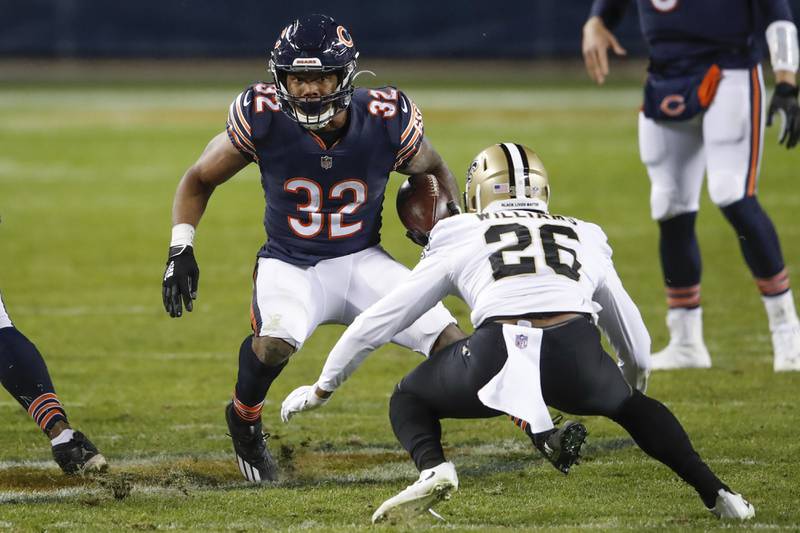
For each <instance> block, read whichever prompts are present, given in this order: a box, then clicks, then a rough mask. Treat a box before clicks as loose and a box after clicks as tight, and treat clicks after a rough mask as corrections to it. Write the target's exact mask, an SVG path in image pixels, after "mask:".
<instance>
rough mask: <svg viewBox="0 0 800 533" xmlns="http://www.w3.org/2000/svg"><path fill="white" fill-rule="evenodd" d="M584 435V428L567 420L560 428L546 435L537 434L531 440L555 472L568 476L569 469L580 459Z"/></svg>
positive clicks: (586, 433) (585, 433)
mask: <svg viewBox="0 0 800 533" xmlns="http://www.w3.org/2000/svg"><path fill="white" fill-rule="evenodd" d="M586 435H588V432H587V431H586V426H584V425H583V424H581V423H580V422H574V421H572V420H567V421H566V422H564V425H563V426H561V427H560V428H554V429H552V430H550V432H549V434H547V435H542V434H539V435H537V436H536V437H533V438H532V439H531V440H533V445H534V446H535V447H536V449H537V450H539V451H540V452H541V453H542V455H543V456H544V458H545V459H547V460H548V461H550V463H551V464H552V465H553V466H554V467H556V470H558V471H560V472H563V473H564V474H569V469H570V468H571V467H572V465H574V464H575V463H577V462H578V459H580V452H581V446H583V443H584V441H585V440H586Z"/></svg>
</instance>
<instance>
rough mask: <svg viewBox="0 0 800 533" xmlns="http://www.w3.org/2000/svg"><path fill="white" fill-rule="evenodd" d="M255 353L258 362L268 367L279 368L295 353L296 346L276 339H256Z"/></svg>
mask: <svg viewBox="0 0 800 533" xmlns="http://www.w3.org/2000/svg"><path fill="white" fill-rule="evenodd" d="M253 352H255V354H256V357H258V360H259V361H261V363H262V364H264V365H266V366H278V365H280V364H283V363H285V362H286V361H287V360H288V359H289V357H291V356H292V354H293V353H294V352H295V349H294V346H292V345H291V344H290V343H289V342H288V341H286V340H284V339H278V338H276V337H254V338H253Z"/></svg>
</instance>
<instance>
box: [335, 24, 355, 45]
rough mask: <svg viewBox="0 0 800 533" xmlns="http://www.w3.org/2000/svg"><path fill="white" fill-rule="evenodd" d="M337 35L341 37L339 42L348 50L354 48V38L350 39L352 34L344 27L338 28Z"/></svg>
mask: <svg viewBox="0 0 800 533" xmlns="http://www.w3.org/2000/svg"><path fill="white" fill-rule="evenodd" d="M336 34H337V35H338V36H339V42H340V43H342V44H343V45H345V46H346V47H348V48H352V47H353V38H352V37H350V32H349V31H347V29H346V28H345V27H344V26H339V27H338V28H336Z"/></svg>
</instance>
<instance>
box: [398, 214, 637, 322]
mask: <svg viewBox="0 0 800 533" xmlns="http://www.w3.org/2000/svg"><path fill="white" fill-rule="evenodd" d="M425 271H429V272H430V274H431V276H430V278H429V279H428V280H427V283H429V284H431V285H433V284H434V283H435V282H434V281H433V280H434V279H436V280H437V281H438V283H439V284H442V285H443V286H442V287H441V290H442V291H443V292H448V293H451V294H457V295H459V296H460V297H461V298H462V299H463V300H464V301H465V302H466V303H467V304H468V305H469V307H470V308H471V309H472V315H471V320H472V323H473V325H475V326H476V327H477V326H479V325H480V324H482V323H483V322H485V321H486V320H489V319H492V318H503V317H515V316H523V315H530V314H536V313H565V312H578V313H597V312H598V311H600V309H601V306H603V305H606V303H607V302H611V301H614V300H618V299H619V298H604V297H603V295H602V294H598V292H606V290H608V289H610V290H611V291H614V292H619V295H616V294H615V295H610V294H609V295H608V296H621V297H622V293H623V292H624V290H623V289H622V285H621V282H620V281H619V278H618V276H617V274H616V272H615V270H614V266H613V263H612V261H611V247H610V246H609V245H608V242H607V239H606V235H605V233H603V230H601V229H600V227H599V226H597V225H595V224H591V223H588V222H583V221H581V220H578V219H575V218H572V217H565V216H561V215H554V214H549V213H542V212H538V211H528V210H497V211H488V212H487V211H484V212H482V213H477V214H474V213H470V214H463V215H458V216H455V217H450V218H447V219H444V220H442V221H441V222H439V223H438V224H437V225H436V226H435V227H434V229H433V231H432V232H431V236H430V243H429V246H428V247H427V248H426V249H425V252H424V253H423V259H422V260H421V261H420V263H419V264H418V265H417V267H416V268H415V269H414V274H416V276H414V275H413V274H412V278H415V279H416V278H419V279H422V278H424V277H426V276H425ZM598 289H601V290H600V291H598ZM440 297H441V296H440ZM622 298H623V299H627V295H626V294H625V296H624V297H622Z"/></svg>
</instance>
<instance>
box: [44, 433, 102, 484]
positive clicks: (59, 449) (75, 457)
mask: <svg viewBox="0 0 800 533" xmlns="http://www.w3.org/2000/svg"><path fill="white" fill-rule="evenodd" d="M53 459H55V460H56V463H58V466H60V467H61V470H63V471H64V473H65V474H68V475H72V474H90V473H102V472H105V471H106V470H108V462H106V458H105V457H103V456H102V455H101V454H100V452H98V451H97V447H96V446H95V445H94V444H92V441H90V440H89V439H87V438H86V435H84V434H83V433H81V432H80V431H76V432H75V433H74V434H73V435H72V440H70V441H69V442H64V443H62V444H56V445H55V446H53Z"/></svg>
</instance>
